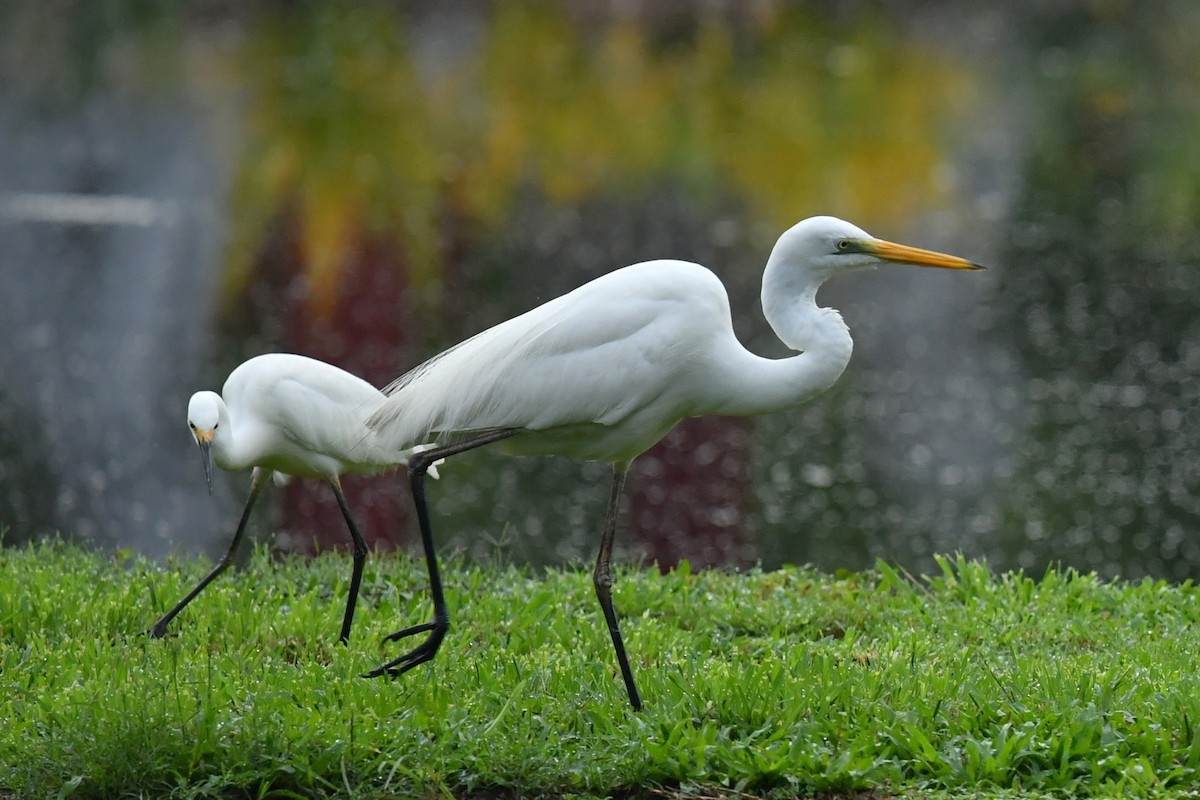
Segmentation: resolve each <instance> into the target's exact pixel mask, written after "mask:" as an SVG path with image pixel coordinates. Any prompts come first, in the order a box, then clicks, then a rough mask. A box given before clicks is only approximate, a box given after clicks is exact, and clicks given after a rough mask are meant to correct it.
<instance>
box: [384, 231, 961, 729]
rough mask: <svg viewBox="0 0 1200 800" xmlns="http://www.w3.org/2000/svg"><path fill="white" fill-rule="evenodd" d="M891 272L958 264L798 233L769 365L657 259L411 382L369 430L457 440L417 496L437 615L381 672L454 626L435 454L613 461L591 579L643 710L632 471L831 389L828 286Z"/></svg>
mask: <svg viewBox="0 0 1200 800" xmlns="http://www.w3.org/2000/svg"><path fill="white" fill-rule="evenodd" d="M884 261H893V262H898V263H908V264H915V265H920V266H934V267H945V268H951V269H977V268H978V266H977V265H975V264H972V263H971V262H968V261H965V260H963V259H960V258H956V257H954V256H947V255H943V254H941V253H934V252H931V251H926V250H918V249H916V248H910V247H906V246H903V245H896V244H892V243H890V242H883V241H881V240H878V239H874V238H873V237H871V236H869V235H868V234H867V233H865V232H864V231H862V230H861V229H859V228H857V227H855V226H853V225H851V224H850V223H847V222H843V221H842V220H838V219H834V218H832V217H814V218H812V219H808V220H805V221H803V222H800V223H799V224H797V225H795V226H793V227H792V228H791V229H789V230H788V231H787V232H785V233H784V234H783V235H782V236H781V237H780V238H779V241H778V242H777V243H776V245H775V248H774V250H773V251H772V253H771V256H770V259H769V260H768V262H767V266H766V270H765V272H764V274H763V287H762V304H763V312H764V314H765V316H766V318H767V320H768V322H769V323H770V325H771V327H772V328H773V329H774V331H775V333H776V334H777V335H778V336H779V338H780V340H782V341H783V343H784V344H786V345H787V346H788V347H790V348H791V349H793V350H796V351H799V353H798V355H794V356H791V357H789V358H783V359H767V358H763V357H760V356H757V355H755V354H753V353H751V352H749V351H748V350H746V349H745V348H744V347H743V346H742V344H741V343H740V342H739V341H738V340H737V337H736V336H735V335H734V332H733V326H732V318H731V315H730V309H729V299H728V295H727V294H726V292H725V288H724V286H723V285H722V284H721V281H720V280H719V279H718V278H717V277H716V276H715V275H714V274H713V273H712V272H710V271H709V270H708V269H706V268H704V267H702V266H700V265H698V264H692V263H688V262H684V261H670V260H660V261H647V262H644V263H640V264H635V265H633V266H629V267H625V268H624V269H619V270H617V271H615V272H612V273H609V274H607V275H604V276H602V277H600V278H597V279H595V280H593V281H591V282H590V283H588V284H585V285H584V286H581V287H580V288H578V289H576V290H575V291H573V292H570V293H568V294H565V295H563V296H561V297H559V298H556V299H554V300H551V301H549V302H547V303H545V304H544V305H542V306H539V307H538V308H535V309H533V310H532V311H529V312H527V313H525V314H522V315H520V316H518V317H514V318H512V319H510V320H508V321H506V322H502V323H500V324H499V325H496V326H495V327H493V328H490V329H488V330H486V331H484V332H483V333H481V334H479V335H477V336H475V337H473V338H471V339H468V340H466V341H465V342H463V343H461V344H459V345H457V346H456V347H453V348H451V349H449V350H447V351H446V352H444V353H442V354H441V355H439V356H436V357H435V358H433V359H432V360H430V361H429V362H427V363H425V364H423V365H422V366H420V367H417V368H416V369H415V370H413V371H412V372H410V373H408V374H406V375H404V376H403V377H401V378H400V379H399V380H397V381H396V382H395V383H393V384H392V385H391V386H389V387H388V388H387V389H385V393H386V394H387V395H388V397H387V399H386V400H385V401H384V402H383V403H382V404H381V406H380V408H379V410H378V411H377V412H376V413H375V414H374V415H372V416H371V417H370V418H369V419H368V421H367V425H368V427H370V428H371V429H372V430H374V431H375V432H376V433H377V434H378V437H379V438H378V443H379V444H380V445H382V446H384V447H386V448H389V449H400V448H405V447H412V446H413V444H415V443H417V442H424V441H427V440H428V439H429V438H430V437H433V436H436V437H441V438H442V439H443V440H448V441H449V443H448V444H445V445H442V446H440V447H437V448H434V449H432V450H430V451H429V452H428V453H425V454H422V455H421V456H419V457H417V458H415V459H414V460H413V463H412V465H411V467H410V473H411V476H412V482H413V494H414V499H415V502H416V505H417V512H418V518H419V520H420V522H421V525H422V534H423V537H424V542H425V548H426V557H427V559H428V560H429V561H430V570H431V584H432V586H433V589H434V591H433V594H434V607H435V619H434V621H433V622H432V623H428V624H425V625H418V626H415V627H413V628H409V629H406V630H403V631H399V632H397V633H396V634H393V637H391V638H399V637H401V636H406V635H409V634H412V633H417V632H422V631H429V632H430V636H429V638H428V639H427V641H426V642H425V643H424V644H422V645H420V646H418V647H417V648H415V649H414V650H413V651H412V652H410V653H408V654H406V655H405V656H402V657H401V658H398V659H396V660H394V661H392V662H389V663H388V664H385V665H383V666H382V667H380V669H379V670H376V671H375V673H372V674H383V673H389V674H398V673H400V672H403V671H405V670H407V669H410V668H412V667H413V666H415V665H416V664H419V663H422V662H423V661H426V660H428V659H430V658H432V657H433V655H434V654H435V653H436V651H437V648H438V646H439V644H440V642H441V639H442V637H443V636H444V634H445V631H446V629H447V627H448V624H449V620H448V615H447V614H446V611H445V603H444V600H443V599H442V598H441V596H440V594H441V593H440V585H439V583H438V581H437V580H436V562H435V560H434V559H433V554H432V540H431V536H430V534H429V530H428V514H427V513H426V510H425V503H424V488H423V483H422V477H421V476H422V469H423V467H424V465H425V464H426V463H428V462H427V461H426V459H429V460H430V461H431V460H432V459H434V458H439V457H442V456H449V455H454V454H455V453H457V452H461V451H463V450H466V449H470V448H471V447H475V446H479V445H482V444H487V443H490V442H494V441H500V442H502V444H501V446H502V447H504V448H505V449H506V450H508V451H509V452H512V453H516V454H555V455H565V456H570V457H574V458H581V459H591V460H602V461H608V462H611V463H612V464H613V467H614V481H613V489H612V494H611V495H610V502H609V510H608V516H607V519H606V522H605V526H604V530H603V535H602V538H601V546H600V554H599V557H598V559H597V564H596V571H595V573H594V580H595V584H596V591H597V595H598V597H599V599H600V603H601V606H602V608H603V610H604V613H605V617H606V619H607V621H608V624H609V630H610V633H611V635H612V638H613V645H614V647H615V649H616V651H617V657H618V662H619V664H620V666H621V672H622V677H623V678H624V680H625V684H626V689H627V691H628V692H629V698H630V702H631V704H632V705H633V706H634V708H638V707H640V705H641V701H640V698H639V696H638V694H637V690H636V687H635V685H634V682H633V676H632V673H631V671H630V669H629V666H628V661H627V658H626V655H625V651H624V645H623V643H622V641H621V636H620V631H619V628H618V625H617V620H616V615H615V612H614V611H613V608H612V600H611V592H610V587H611V575H610V572H609V556H610V552H611V546H612V536H613V532H614V530H615V527H616V515H617V510H618V507H619V499H620V492H621V489H622V485H623V481H624V476H625V473H626V471H627V469H628V466H629V464H630V463H631V462H632V460H633V459H634V458H635V457H636V456H637V455H638V454H639V453H641V452H643V451H645V450H646V449H647V448H649V447H650V446H651V445H653V444H654V443H655V442H657V441H658V440H659V439H661V438H662V437H663V436H664V435H665V434H666V433H667V431H668V430H670V429H671V427H673V426H674V425H675V424H676V423H677V422H679V421H680V420H682V419H684V418H686V417H691V416H701V415H705V414H728V415H749V414H761V413H766V412H770V411H776V410H779V409H783V408H788V407H791V406H795V405H798V404H800V403H802V402H804V401H805V400H807V399H809V398H811V397H812V396H814V395H816V394H819V393H820V392H822V391H824V390H825V389H827V388H828V387H829V386H831V385H832V384H833V383H834V382H835V381H836V380H837V379H838V377H839V376H840V375H841V374H842V371H843V370H844V369H845V367H846V365H847V363H848V362H849V360H850V354H851V351H852V349H853V343H852V340H851V338H850V332H849V329H848V328H847V327H846V325H845V323H844V322H843V321H842V318H841V315H839V314H838V312H837V311H834V310H833V309H828V308H821V307H819V306H818V305H817V302H816V294H817V289H818V288H819V287H820V285H821V284H822V283H823V282H824V281H825V280H826V279H827V278H829V277H830V276H832V275H834V274H836V273H838V272H844V271H848V270H853V269H861V268H866V267H871V266H875V265H877V264H879V263H882V262H884Z"/></svg>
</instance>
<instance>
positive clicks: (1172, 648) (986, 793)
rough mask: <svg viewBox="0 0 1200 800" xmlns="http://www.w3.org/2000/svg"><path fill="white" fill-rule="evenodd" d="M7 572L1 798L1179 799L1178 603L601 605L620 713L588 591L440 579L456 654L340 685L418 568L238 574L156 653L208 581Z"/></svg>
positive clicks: (75, 554) (983, 591)
mask: <svg viewBox="0 0 1200 800" xmlns="http://www.w3.org/2000/svg"><path fill="white" fill-rule="evenodd" d="M207 566H208V565H207V564H202V563H199V562H192V563H185V564H174V565H170V566H169V567H166V568H163V567H160V566H156V565H153V564H150V563H147V562H144V561H141V560H139V559H136V558H122V557H114V556H113V555H112V554H95V553H89V552H86V551H83V550H80V549H77V548H74V547H71V546H68V545H63V544H49V545H42V546H34V547H30V548H21V549H11V548H10V549H5V550H2V551H0V798H8V797H19V798H27V797H28V798H34V797H37V798H42V797H75V798H115V797H138V796H141V797H154V798H158V797H168V796H170V797H180V798H190V797H218V798H241V797H280V798H284V797H357V798H383V797H446V796H468V797H477V798H484V797H487V798H492V797H525V796H543V795H544V796H553V797H560V796H566V795H577V796H609V795H617V796H620V797H654V796H667V797H704V798H710V797H727V796H728V797H745V796H748V795H753V796H757V795H766V796H780V797H791V796H797V795H810V794H816V795H824V796H830V797H832V796H844V795H851V796H862V797H889V796H896V795H899V796H919V797H928V796H945V797H953V796H972V797H1009V796H1018V795H1020V796H1030V795H1038V794H1041V795H1046V796H1057V797H1062V796H1064V795H1070V794H1074V795H1083V796H1103V797H1107V796H1187V795H1188V792H1189V791H1191V789H1192V787H1194V786H1197V785H1200V773H1198V771H1197V770H1198V768H1200V677H1198V675H1200V629H1198V627H1197V621H1198V620H1200V600H1198V596H1197V591H1196V589H1195V588H1194V587H1192V586H1190V585H1183V586H1178V585H1166V584H1162V583H1154V582H1149V581H1146V582H1137V583H1108V582H1103V581H1100V580H1098V579H1096V578H1094V577H1091V576H1086V575H1078V574H1075V573H1072V572H1050V573H1048V574H1046V575H1044V576H1039V577H1037V578H1031V577H1027V576H1023V575H1017V574H1007V575H996V574H993V573H992V572H990V571H989V570H988V568H987V567H986V566H984V565H981V564H978V563H974V562H967V561H963V560H953V559H952V560H948V561H944V562H942V570H941V572H940V573H939V574H937V575H934V576H930V577H928V578H917V579H914V578H910V577H907V576H903V575H900V574H897V572H896V571H894V570H892V569H891V568H889V567H887V566H886V565H882V564H881V565H880V566H879V567H878V569H877V570H876V571H873V572H869V573H857V574H849V575H839V576H831V575H827V574H820V573H816V572H812V571H808V570H803V569H786V570H782V571H778V572H751V573H749V574H726V573H721V572H703V573H699V574H690V573H689V572H688V570H687V569H686V568H685V569H682V570H680V571H678V572H675V573H673V574H671V575H667V576H660V575H658V574H657V573H655V572H650V571H642V570H637V571H634V570H628V571H623V572H622V573H621V574H619V576H618V581H617V585H616V588H615V598H616V603H617V608H618V609H619V611H620V612H621V613H622V617H623V627H624V632H625V636H626V644H627V645H628V647H629V650H630V655H631V658H632V659H633V665H634V670H635V673H636V676H637V679H638V681H639V684H640V688H641V690H642V695H643V697H644V699H645V701H646V709H645V710H644V711H643V712H642V713H640V714H638V713H634V712H633V711H631V710H630V708H629V706H628V703H627V700H626V697H625V691H624V688H623V686H622V685H621V681H620V676H619V674H618V672H617V669H616V664H615V660H614V658H613V653H612V646H611V644H610V642H609V639H608V634H607V632H606V630H605V629H604V626H603V622H602V619H601V616H600V612H599V608H598V606H597V603H596V601H595V598H594V596H593V594H592V587H591V580H590V574H589V573H588V572H587V570H585V569H580V570H565V571H550V572H547V573H544V574H542V573H536V574H535V573H531V572H528V571H522V570H520V569H513V568H507V567H503V568H498V567H481V566H468V565H464V564H462V563H455V562H451V563H449V564H448V565H447V570H446V572H447V575H446V579H447V594H448V599H449V601H450V604H451V613H452V615H453V627H452V629H451V632H450V635H449V637H448V638H447V640H446V642H445V643H444V645H443V647H442V650H441V653H440V654H439V656H438V658H437V659H436V660H435V661H434V662H433V663H432V664H428V665H425V666H422V667H418V668H417V669H416V670H414V671H413V672H411V673H409V674H407V675H405V676H403V677H402V678H400V679H399V680H396V681H391V680H364V679H362V678H360V677H358V676H359V674H360V673H363V672H365V671H367V670H369V669H371V668H373V667H375V666H376V665H377V664H378V663H380V662H381V661H382V660H385V658H390V657H392V656H394V655H397V654H398V653H399V652H400V649H399V648H398V647H397V646H396V645H388V646H386V647H385V646H381V645H380V639H381V637H382V636H383V635H384V634H386V633H389V632H390V631H392V630H395V629H396V628H400V627H405V626H407V625H410V624H413V623H417V622H423V621H425V620H426V619H427V617H428V615H429V613H430V611H429V605H428V602H427V598H426V593H425V576H424V572H423V567H422V566H421V564H420V562H419V561H418V560H417V559H415V558H409V557H406V556H399V555H397V556H380V557H372V559H371V560H370V561H369V562H368V566H367V575H366V578H365V580H364V598H363V602H362V603H361V604H360V606H359V612H358V617H357V619H356V626H355V629H354V634H353V639H352V642H351V646H350V647H348V648H347V647H342V646H339V645H337V644H336V636H337V630H338V627H339V623H340V620H341V612H342V607H343V602H344V593H345V590H346V583H347V580H348V575H349V559H348V557H346V556H343V555H330V556H324V557H321V558H318V559H316V560H314V561H302V560H291V559H288V560H282V561H279V560H272V559H271V558H270V557H269V556H268V555H266V554H264V553H257V554H256V555H255V556H254V558H253V561H252V563H251V564H250V565H249V566H248V567H247V568H246V569H245V570H244V571H242V572H239V573H236V574H230V575H227V576H225V577H223V578H222V579H221V580H219V581H217V582H216V583H215V584H213V586H212V587H210V588H209V590H208V591H206V592H205V593H204V594H202V595H201V596H200V598H199V599H198V600H197V601H196V602H195V603H193V604H192V606H191V607H189V608H188V609H187V610H185V611H184V612H183V614H182V615H180V617H179V618H178V619H177V620H176V621H175V622H174V623H173V625H172V629H173V631H174V633H175V634H177V635H174V636H172V637H170V638H168V639H165V640H161V641H157V640H149V639H147V638H145V637H141V636H139V635H138V634H139V632H140V631H141V630H143V629H144V628H145V627H147V626H148V625H149V624H150V623H151V622H152V621H153V620H154V619H155V618H156V617H157V616H158V614H159V613H161V612H162V611H163V610H164V609H166V608H167V607H169V606H170V605H171V604H172V603H173V602H174V601H175V600H177V599H178V598H179V597H180V596H181V595H182V594H183V593H184V592H185V591H186V590H187V589H188V588H190V586H191V584H192V583H193V582H194V581H195V580H196V579H197V578H198V577H199V576H200V575H201V574H203V571H204V570H205V569H206V568H207Z"/></svg>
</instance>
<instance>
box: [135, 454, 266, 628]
mask: <svg viewBox="0 0 1200 800" xmlns="http://www.w3.org/2000/svg"><path fill="white" fill-rule="evenodd" d="M270 476H271V471H270V470H266V469H262V468H261V467H255V468H254V472H253V473H252V475H251V477H250V496H249V497H247V498H246V507H245V508H243V509H242V518H241V520H240V521H239V522H238V526H237V530H236V531H235V532H234V534H233V541H232V542H230V543H229V549H228V550H226V551H225V555H223V556H222V557H221V560H220V561H218V562H217V565H216V566H215V567H213V568H212V571H211V572H209V573H208V574H207V575H205V576H204V578H203V579H202V580H201V581H200V582H199V583H197V584H196V588H194V589H192V590H191V591H190V592H188V593H187V596H186V597H184V598H183V599H182V600H180V601H179V602H178V603H176V604H175V607H174V608H172V609H171V610H170V611H168V612H167V613H165V614H163V615H162V616H161V617H160V618H159V620H158V622H155V623H154V624H153V625H151V626H150V630H148V631H146V635H147V636H150V637H152V638H154V639H161V638H162V637H163V636H166V635H167V625H168V624H170V622H171V620H173V619H175V615H176V614H178V613H179V612H180V611H183V609H184V607H185V606H187V604H188V603H190V602H192V600H194V599H195V597H196V595H198V594H200V592H202V591H204V587H205V586H208V585H209V584H210V583H212V581H213V579H214V578H216V577H217V576H218V575H220V574H221V573H222V572H224V571H225V570H226V569H228V568H229V565H230V564H232V563H233V557H234V555H236V554H237V549H238V545H240V544H241V543H242V535H243V534H244V533H245V532H246V522H247V521H248V520H249V519H250V509H252V508H254V501H256V500H257V499H258V494H259V492H260V491H262V487H263V485H264V484H265V483H266V482H267V479H268V478H269V477H270Z"/></svg>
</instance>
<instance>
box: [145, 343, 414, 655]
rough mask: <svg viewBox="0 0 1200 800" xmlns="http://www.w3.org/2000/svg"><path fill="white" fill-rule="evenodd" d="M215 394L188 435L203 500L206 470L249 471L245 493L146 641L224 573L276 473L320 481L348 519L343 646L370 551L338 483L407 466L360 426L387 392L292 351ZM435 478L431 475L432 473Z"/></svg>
mask: <svg viewBox="0 0 1200 800" xmlns="http://www.w3.org/2000/svg"><path fill="white" fill-rule="evenodd" d="M221 391H222V394H217V393H216V392H196V393H195V394H194V395H192V398H191V401H190V402H189V403H188V427H189V428H190V429H191V432H192V437H193V438H194V439H195V441H196V444H197V445H199V446H200V454H201V456H202V458H203V460H204V476H205V479H206V480H207V481H208V488H209V492H211V491H212V462H213V461H216V463H217V466H219V467H221V468H222V469H226V470H231V471H240V470H244V469H249V468H253V472H252V474H251V478H250V495H249V497H247V498H246V506H245V508H244V509H243V510H242V516H241V520H240V521H239V522H238V526H237V530H236V531H235V532H234V534H233V541H232V542H230V544H229V549H228V550H227V551H226V552H225V555H224V556H222V558H221V560H220V561H218V562H217V564H216V566H214V567H213V568H212V571H211V572H209V573H208V574H207V575H206V576H205V577H204V578H203V579H202V580H201V581H200V583H198V584H196V587H195V588H194V589H192V590H191V591H190V592H188V594H187V596H185V597H184V598H183V599H182V600H180V601H179V602H178V603H177V604H176V605H175V606H174V608H172V609H171V610H170V611H168V612H167V613H166V614H163V615H162V617H161V618H160V619H159V620H158V621H157V622H155V623H154V625H153V626H152V627H151V628H150V630H149V631H148V632H147V633H148V634H149V635H150V636H152V637H154V638H159V637H162V636H163V635H165V634H166V632H167V625H168V624H169V623H170V622H171V620H172V619H174V618H175V616H176V615H177V614H178V613H179V612H180V611H182V610H183V608H184V607H185V606H186V605H187V604H188V603H190V602H191V601H192V600H193V599H194V598H195V597H196V595H198V594H200V592H201V591H203V590H204V587H206V586H208V584H209V583H210V582H212V580H213V579H214V578H216V577H217V576H218V575H220V574H221V573H222V572H224V571H225V570H226V569H227V568H228V567H229V565H230V564H231V563H232V562H233V558H234V555H235V553H236V551H237V549H238V545H239V544H240V543H241V541H242V535H243V534H244V533H245V530H246V522H247V521H248V520H249V518H250V510H251V509H252V508H253V507H254V502H255V501H256V500H257V499H258V495H259V492H260V491H262V488H263V484H264V483H265V482H266V481H267V480H268V479H269V478H270V477H271V476H272V475H273V474H276V473H279V474H282V475H292V476H296V477H299V478H320V479H322V480H324V481H326V482H327V483H328V484H329V485H330V487H332V488H333V494H334V496H335V497H337V501H338V505H339V506H341V509H342V516H344V517H345V518H346V527H348V528H349V529H350V537H351V538H352V539H353V540H354V568H353V571H352V572H351V574H350V596H349V597H348V598H347V600H346V613H345V616H344V617H343V619H342V632H341V636H340V638H341V641H343V642H346V641H348V640H349V638H350V626H351V623H352V622H353V620H354V607H355V604H356V602H357V598H358V588H359V584H360V583H361V581H362V571H363V564H364V562H365V560H366V557H367V545H366V542H365V541H363V538H362V535H361V534H360V533H359V531H358V526H357V525H355V523H354V517H353V516H352V515H351V514H350V507H349V505H348V504H347V503H346V496H345V495H344V494H343V493H342V485H341V481H340V480H339V476H340V475H343V474H346V473H357V474H367V475H370V474H375V473H379V472H384V471H387V470H389V469H394V468H395V467H397V466H398V465H401V464H406V463H407V461H408V457H409V452H410V450H411V449H412V448H406V449H404V450H402V451H399V452H398V451H387V450H384V449H383V448H381V447H379V446H378V445H377V444H376V442H375V436H374V435H373V434H372V433H371V431H370V430H369V429H368V428H367V427H366V425H365V420H366V416H367V415H368V414H369V413H371V412H372V411H373V410H374V409H376V408H377V407H378V405H379V403H380V401H382V400H383V399H384V396H383V394H382V393H381V392H380V391H379V390H378V389H376V388H375V387H374V386H372V385H371V384H369V383H367V382H366V381H364V380H362V379H361V378H358V377H356V376H354V375H351V374H350V373H349V372H346V371H344V370H341V369H338V368H337V367H335V366H333V365H331V364H326V363H325V362H323V361H317V360H315V359H312V358H307V357H305V356H300V355H292V354H290V353H269V354H267V355H261V356H256V357H255V358H252V359H250V360H249V361H246V362H245V363H243V364H241V365H240V366H239V367H237V369H235V370H234V371H233V372H232V373H230V375H229V378H228V379H227V380H226V381H225V386H224V387H222V389H221ZM415 449H417V450H419V449H421V448H420V446H418V447H417V448H415ZM431 474H432V475H433V476H434V477H435V478H436V477H437V473H436V472H433V473H431Z"/></svg>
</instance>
